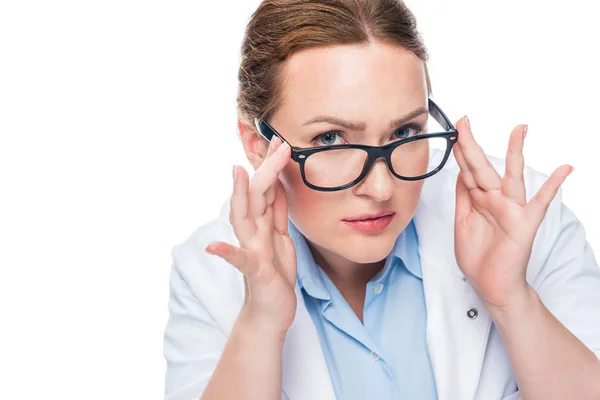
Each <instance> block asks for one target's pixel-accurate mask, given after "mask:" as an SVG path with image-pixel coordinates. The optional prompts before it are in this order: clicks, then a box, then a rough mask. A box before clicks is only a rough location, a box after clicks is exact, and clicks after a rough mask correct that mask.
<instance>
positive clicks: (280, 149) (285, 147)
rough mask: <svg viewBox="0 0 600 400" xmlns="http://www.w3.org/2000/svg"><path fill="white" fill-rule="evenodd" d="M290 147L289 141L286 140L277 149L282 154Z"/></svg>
mask: <svg viewBox="0 0 600 400" xmlns="http://www.w3.org/2000/svg"><path fill="white" fill-rule="evenodd" d="M288 147H289V145H288V143H287V142H284V143H283V144H282V145H281V146H279V148H278V149H277V154H281V153H283V152H284V151H285V150H286V149H287V148H288Z"/></svg>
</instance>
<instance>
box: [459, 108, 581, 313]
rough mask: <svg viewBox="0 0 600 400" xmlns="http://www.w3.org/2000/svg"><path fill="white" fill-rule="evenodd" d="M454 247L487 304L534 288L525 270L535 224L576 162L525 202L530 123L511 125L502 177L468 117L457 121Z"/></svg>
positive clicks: (506, 302) (506, 301) (493, 306)
mask: <svg viewBox="0 0 600 400" xmlns="http://www.w3.org/2000/svg"><path fill="white" fill-rule="evenodd" d="M456 127H457V129H458V131H459V135H458V136H459V140H458V143H457V144H456V145H455V146H454V149H453V150H454V156H455V158H456V161H457V162H458V165H459V166H460V172H459V174H458V179H457V181H456V214H455V224H454V250H455V253H456V261H457V263H458V266H459V267H460V269H461V270H462V272H463V273H464V274H465V276H466V277H467V279H469V282H470V283H471V284H472V286H473V287H474V288H475V290H476V292H477V293H478V295H479V297H480V298H481V299H482V301H483V302H484V304H485V305H486V308H488V309H489V310H504V309H507V308H509V307H510V305H511V301H518V300H520V299H523V298H524V297H523V296H526V295H528V294H529V293H530V291H531V290H533V289H532V288H531V287H530V286H529V284H528V283H527V281H526V279H525V277H526V270H527V264H528V263H529V258H530V256H531V248H532V246H533V240H534V238H535V235H536V233H537V230H538V228H539V226H540V224H541V223H542V220H543V218H544V216H545V215H546V210H547V208H548V206H549V205H550V202H551V201H552V200H553V199H554V197H555V196H556V193H557V192H558V189H559V187H560V185H562V183H563V182H564V180H565V179H566V178H567V176H568V175H569V174H570V173H571V172H572V170H573V168H572V167H571V166H569V165H563V166H561V167H559V168H557V169H556V170H555V171H554V172H553V173H552V175H550V177H549V178H548V180H547V181H546V182H545V183H544V185H543V186H542V187H541V188H540V189H539V190H538V192H537V193H536V194H535V196H534V197H533V198H532V199H531V200H530V201H529V203H526V197H525V182H524V180H523V169H524V165H525V162H524V159H523V141H524V139H525V134H526V131H527V126H526V125H519V126H517V127H516V128H515V129H513V131H512V134H511V136H510V140H509V144H508V151H507V154H506V172H505V174H504V178H501V177H500V175H498V173H497V172H496V170H495V169H494V167H493V166H492V164H491V163H490V162H489V160H488V159H487V157H486V156H485V154H484V152H483V150H482V149H481V147H480V146H479V145H478V144H477V143H476V142H475V139H474V138H473V134H472V133H471V127H470V125H469V122H468V118H467V117H464V118H463V119H461V120H460V121H459V122H458V123H457V124H456Z"/></svg>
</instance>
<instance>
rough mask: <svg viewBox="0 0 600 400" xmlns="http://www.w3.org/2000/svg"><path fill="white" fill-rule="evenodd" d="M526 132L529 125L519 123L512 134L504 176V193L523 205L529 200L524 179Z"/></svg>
mask: <svg viewBox="0 0 600 400" xmlns="http://www.w3.org/2000/svg"><path fill="white" fill-rule="evenodd" d="M526 133H527V125H519V126H517V127H516V128H515V129H513V131H512V133H511V134H510V139H509V141H508V150H506V169H505V172H504V178H502V193H504V194H505V195H506V196H507V197H508V198H510V199H513V200H514V201H516V202H517V203H519V204H520V205H521V206H525V204H526V202H527V200H526V198H525V181H524V179H523V168H525V158H524V157H523V143H524V140H525V134H526Z"/></svg>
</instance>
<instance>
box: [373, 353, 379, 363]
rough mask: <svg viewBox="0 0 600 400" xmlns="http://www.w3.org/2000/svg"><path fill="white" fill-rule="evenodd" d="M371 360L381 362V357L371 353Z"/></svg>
mask: <svg viewBox="0 0 600 400" xmlns="http://www.w3.org/2000/svg"><path fill="white" fill-rule="evenodd" d="M371 360H373V361H377V360H379V355H378V354H377V353H375V352H371Z"/></svg>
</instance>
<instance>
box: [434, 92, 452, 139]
mask: <svg viewBox="0 0 600 400" xmlns="http://www.w3.org/2000/svg"><path fill="white" fill-rule="evenodd" d="M429 113H430V114H431V115H432V116H433V118H434V119H435V120H436V121H437V122H438V124H440V125H441V126H442V128H444V129H445V130H447V131H450V130H456V128H454V125H452V122H450V119H449V118H448V117H447V116H446V114H444V112H443V111H442V110H441V109H440V107H438V105H437V104H436V103H435V102H434V101H433V100H431V98H429Z"/></svg>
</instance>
